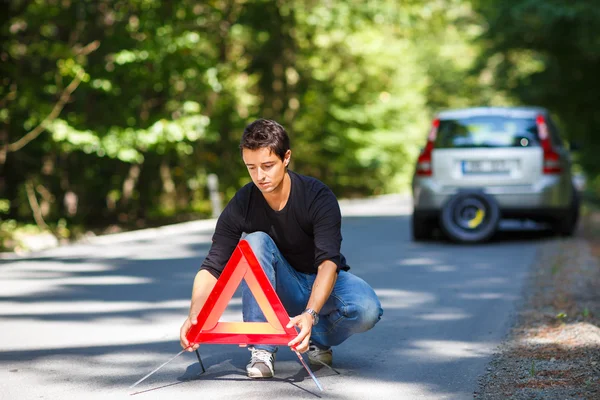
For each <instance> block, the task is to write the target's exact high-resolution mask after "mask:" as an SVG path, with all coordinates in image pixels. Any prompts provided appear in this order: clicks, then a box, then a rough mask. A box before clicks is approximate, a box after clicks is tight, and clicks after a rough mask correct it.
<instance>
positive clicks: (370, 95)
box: [0, 0, 493, 234]
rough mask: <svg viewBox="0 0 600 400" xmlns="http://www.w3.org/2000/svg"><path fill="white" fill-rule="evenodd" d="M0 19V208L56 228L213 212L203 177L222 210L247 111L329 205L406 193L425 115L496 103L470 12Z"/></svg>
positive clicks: (54, 6) (79, 6)
mask: <svg viewBox="0 0 600 400" xmlns="http://www.w3.org/2000/svg"><path fill="white" fill-rule="evenodd" d="M1 7H4V9H3V10H0V11H3V12H1V13H0V15H2V16H1V17H0V36H1V39H2V40H1V41H0V59H1V61H2V63H1V64H0V72H1V75H0V76H1V78H0V79H1V81H2V85H0V105H1V107H0V178H1V179H0V198H3V199H6V201H7V203H6V205H7V206H6V207H4V206H2V205H1V204H0V206H2V207H3V208H2V210H4V211H2V212H4V213H5V214H4V215H5V216H6V218H7V219H12V220H17V221H22V222H26V223H31V222H33V215H37V220H38V223H39V220H40V218H42V219H44V220H45V221H46V222H47V223H48V225H52V226H56V227H57V228H56V229H58V225H56V224H58V222H59V221H64V223H63V225H61V226H63V228H61V229H62V230H63V231H64V232H67V230H65V229H66V228H65V227H66V226H79V225H81V224H85V225H87V226H95V225H107V224H110V223H119V224H126V225H131V226H141V225H143V224H144V223H145V222H144V221H146V220H156V219H162V218H165V217H172V218H176V217H177V216H178V215H182V214H183V215H193V216H207V215H210V207H209V204H210V202H209V201H208V193H207V187H206V182H207V175H208V174H210V173H214V174H217V175H218V177H219V182H220V191H221V192H222V193H223V196H224V200H228V199H229V198H230V197H231V196H232V195H233V193H235V191H236V190H237V189H238V188H239V187H240V185H242V184H243V183H245V182H247V181H248V177H247V172H246V170H245V168H244V166H243V164H242V163H241V160H240V157H239V150H238V143H239V138H240V136H241V133H242V131H243V128H244V127H245V125H246V124H248V123H249V122H251V121H252V120H254V119H256V118H258V117H265V118H272V119H275V120H278V121H280V122H281V123H282V124H283V125H284V126H285V127H286V128H287V130H288V132H289V133H290V136H291V139H292V148H293V165H292V167H293V168H294V169H295V170H296V171H298V172H300V173H304V174H309V175H313V176H315V177H317V178H319V179H321V180H323V181H324V182H325V183H327V184H329V185H330V186H331V187H332V188H333V190H334V191H335V192H336V194H337V195H339V196H363V195H371V194H377V193H384V192H390V191H398V190H401V189H406V188H407V187H408V183H409V179H410V176H411V173H412V169H413V167H414V165H413V164H414V158H415V156H416V154H417V152H418V148H419V146H420V145H422V142H423V139H424V136H425V134H426V132H427V125H428V121H429V120H430V117H431V114H432V111H434V110H437V109H439V108H445V107H450V106H461V105H468V104H470V103H471V102H473V101H474V100H473V99H474V98H475V99H479V98H487V97H491V96H492V95H493V94H492V93H491V92H490V91H489V89H487V88H482V87H481V85H480V82H479V81H478V79H477V77H474V76H473V75H472V74H471V75H470V71H471V68H472V66H473V62H474V60H476V55H477V54H478V52H479V48H478V47H477V46H478V45H474V44H473V43H472V40H473V39H474V38H475V37H476V36H477V35H478V34H479V33H480V31H481V28H480V27H479V24H480V20H479V19H478V17H477V15H476V14H475V13H474V12H473V11H472V9H471V7H470V3H469V1H467V0H452V1H442V0H435V1H425V0H411V1H407V2H401V3H399V2H392V1H388V0H377V1H373V2H368V3H363V2H349V1H333V2H327V3H320V2H314V1H310V0H291V1H286V2H276V1H268V0H253V1H243V0H225V1H207V2H197V1H192V0H177V1H171V2H165V1H158V0H127V1H125V0H115V1H107V0H101V1H89V0H87V1H69V0H67V1H50V0H42V1H36V2H27V1H12V2H5V3H3V5H2V6H1ZM486 96H487V97H486ZM25 187H30V188H33V195H32V193H31V190H30V192H29V193H28V192H27V190H25ZM32 196H33V197H34V198H33V199H32ZM36 202H37V203H39V204H38V206H36ZM7 207H8V209H6V208H7ZM69 234H70V233H69Z"/></svg>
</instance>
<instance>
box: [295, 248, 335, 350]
mask: <svg viewBox="0 0 600 400" xmlns="http://www.w3.org/2000/svg"><path fill="white" fill-rule="evenodd" d="M336 279H337V265H336V264H335V263H334V262H333V261H329V260H325V261H323V262H322V263H321V265H319V267H318V272H317V277H316V278H315V283H313V287H312V291H311V293H310V298H309V299H308V303H307V304H306V308H311V309H313V310H315V311H316V312H317V313H319V312H320V311H321V308H323V306H324V305H325V302H326V301H327V299H328V298H329V296H330V295H331V292H332V291H333V287H334V286H335V281H336ZM294 325H295V326H297V327H299V328H300V333H299V334H298V336H296V338H295V339H294V340H292V341H291V342H289V343H288V346H290V347H293V346H296V350H298V351H299V352H300V353H304V352H305V351H307V350H308V346H309V341H310V334H311V332H312V327H313V317H312V315H310V314H308V313H302V314H300V315H298V316H296V317H294V318H292V319H291V320H290V323H289V324H288V325H287V327H288V328H291V327H292V326H294Z"/></svg>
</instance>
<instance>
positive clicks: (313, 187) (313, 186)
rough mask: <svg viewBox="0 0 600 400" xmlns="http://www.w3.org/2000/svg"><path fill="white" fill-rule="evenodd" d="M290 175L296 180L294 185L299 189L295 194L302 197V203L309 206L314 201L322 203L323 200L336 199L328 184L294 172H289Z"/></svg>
mask: <svg viewBox="0 0 600 400" xmlns="http://www.w3.org/2000/svg"><path fill="white" fill-rule="evenodd" d="M290 172H291V171H290ZM290 175H292V179H294V180H296V181H297V182H298V184H297V185H296V186H297V187H299V188H300V190H298V191H297V195H298V196H301V197H302V198H303V199H304V200H303V201H304V203H305V204H306V205H308V206H309V207H310V206H311V205H313V204H315V203H322V202H323V201H327V202H329V201H337V198H336V196H335V194H334V193H333V191H332V190H331V189H330V188H329V186H327V185H326V184H324V183H323V182H321V181H320V180H318V179H317V178H313V177H312V176H306V175H301V174H298V173H295V172H291V174H290ZM294 190H296V189H294Z"/></svg>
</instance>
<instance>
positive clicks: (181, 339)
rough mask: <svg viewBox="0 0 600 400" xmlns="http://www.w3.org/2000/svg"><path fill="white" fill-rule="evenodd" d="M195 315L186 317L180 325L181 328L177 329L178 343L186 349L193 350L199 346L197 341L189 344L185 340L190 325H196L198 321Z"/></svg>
mask: <svg viewBox="0 0 600 400" xmlns="http://www.w3.org/2000/svg"><path fill="white" fill-rule="evenodd" d="M197 318H198V317H197V316H195V317H187V318H186V319H185V322H184V323H183V325H181V329H180V330H179V343H181V347H183V348H184V349H187V351H195V350H197V349H198V347H200V345H199V344H198V343H196V344H194V345H193V346H190V342H188V340H187V337H186V335H187V333H188V331H189V330H190V328H191V327H192V325H196V324H197V323H198V320H197Z"/></svg>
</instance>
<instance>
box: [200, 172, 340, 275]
mask: <svg viewBox="0 0 600 400" xmlns="http://www.w3.org/2000/svg"><path fill="white" fill-rule="evenodd" d="M288 173H289V175H290V180H291V189H290V197H289V199H288V201H287V203H286V205H285V207H284V208H283V209H282V210H281V211H275V210H273V209H272V208H271V207H270V206H269V204H268V203H267V201H266V200H265V198H264V196H263V194H262V193H261V192H260V190H259V189H258V188H257V187H256V185H254V183H252V182H251V183H249V184H247V185H246V186H244V187H243V188H241V189H240V190H239V191H238V192H237V193H236V194H235V196H234V197H233V199H231V201H230V202H229V204H227V206H226V207H225V209H224V210H223V212H222V213H221V215H220V216H219V219H218V221H217V227H216V229H215V234H214V235H213V239H212V246H211V248H210V251H209V252H208V255H207V256H206V259H205V260H204V262H203V263H202V266H201V267H200V269H201V270H202V269H206V270H208V271H209V272H210V273H211V274H212V275H213V276H215V277H217V278H218V277H219V275H220V274H221V271H223V268H224V267H225V264H227V261H229V258H230V257H231V254H232V253H233V250H235V247H236V246H237V244H238V242H239V240H240V237H241V236H242V233H244V232H245V233H248V234H249V233H253V232H259V231H260V232H265V233H266V234H268V235H269V236H270V237H271V238H272V239H273V241H274V242H275V244H276V245H277V248H278V249H279V251H281V254H283V256H284V257H285V259H286V260H287V261H288V262H289V263H290V265H291V266H292V267H293V268H295V269H296V270H298V271H300V272H304V273H307V274H315V273H317V268H318V267H319V265H321V263H322V262H323V261H326V260H331V261H332V262H334V263H335V264H336V265H337V270H338V272H339V270H340V269H343V270H346V271H347V270H348V269H350V267H349V266H348V265H347V264H346V259H345V257H344V256H343V255H342V254H341V253H340V247H341V244H342V233H341V225H342V217H341V213H340V206H339V204H338V201H337V199H336V197H335V195H334V194H333V192H332V191H331V190H330V189H329V188H328V187H327V186H325V184H324V183H322V182H320V181H319V180H317V179H315V178H311V177H308V176H303V175H299V174H296V173H295V172H292V171H288Z"/></svg>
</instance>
